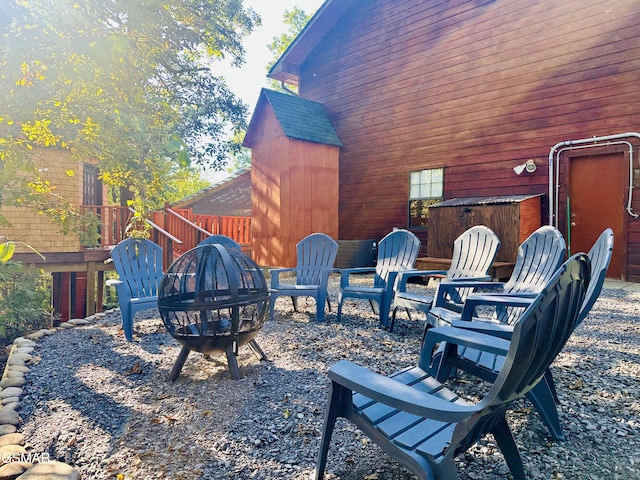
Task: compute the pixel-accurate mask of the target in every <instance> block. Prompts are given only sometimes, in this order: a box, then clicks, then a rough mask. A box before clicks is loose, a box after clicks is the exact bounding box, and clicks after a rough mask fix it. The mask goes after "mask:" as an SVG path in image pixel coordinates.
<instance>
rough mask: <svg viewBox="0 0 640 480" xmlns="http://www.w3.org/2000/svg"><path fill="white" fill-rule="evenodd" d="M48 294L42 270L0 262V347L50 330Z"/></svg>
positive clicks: (14, 263)
mask: <svg viewBox="0 0 640 480" xmlns="http://www.w3.org/2000/svg"><path fill="white" fill-rule="evenodd" d="M49 300H50V293H49V288H48V286H47V283H46V281H45V277H44V275H43V272H42V270H39V269H33V268H28V267H25V266H24V265H23V264H21V263H17V262H10V261H9V262H0V344H3V345H7V344H9V343H11V342H12V341H13V340H14V339H15V338H16V337H19V336H21V335H24V334H27V333H29V332H32V331H35V330H38V329H40V328H46V327H50V326H51V313H50V307H49Z"/></svg>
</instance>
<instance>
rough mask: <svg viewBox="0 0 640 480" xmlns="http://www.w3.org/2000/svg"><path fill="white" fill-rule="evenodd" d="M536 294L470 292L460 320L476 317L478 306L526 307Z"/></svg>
mask: <svg viewBox="0 0 640 480" xmlns="http://www.w3.org/2000/svg"><path fill="white" fill-rule="evenodd" d="M536 297H537V295H533V296H532V295H529V294H525V295H513V294H512V295H507V294H500V293H498V294H493V293H487V294H477V293H472V294H471V295H469V296H468V297H467V299H466V300H465V302H464V307H463V308H462V314H461V315H460V319H461V320H472V319H474V318H475V319H477V317H474V316H473V315H474V312H475V311H476V308H477V307H479V306H481V305H482V306H492V307H528V306H529V305H531V303H533V301H534V300H535V299H536Z"/></svg>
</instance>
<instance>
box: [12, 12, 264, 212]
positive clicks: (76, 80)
mask: <svg viewBox="0 0 640 480" xmlns="http://www.w3.org/2000/svg"><path fill="white" fill-rule="evenodd" d="M257 24H259V18H258V17H257V15H256V14H255V13H254V12H253V11H252V10H250V9H244V8H243V6H242V1H241V0H177V1H175V2H171V3H169V4H167V3H166V2H161V1H159V0H147V1H145V2H131V1H129V0H109V1H104V0H88V1H86V2H72V1H54V0H33V1H30V2H21V1H19V0H0V29H1V30H0V33H1V35H0V42H1V43H0V181H2V180H4V181H6V182H9V183H3V184H2V185H0V205H1V204H2V202H4V204H16V202H18V201H19V200H21V201H22V204H23V205H25V204H26V203H38V202H40V203H43V200H42V198H43V197H47V196H50V195H52V194H53V193H54V192H53V189H51V188H47V186H46V185H44V186H43V182H41V181H40V180H39V179H38V176H37V172H35V171H34V168H33V165H32V164H31V163H30V161H29V154H30V152H31V151H32V150H33V149H34V148H35V147H44V148H62V149H67V150H69V151H71V152H73V154H74V155H76V156H78V157H79V158H83V159H84V158H88V157H95V158H97V159H98V160H99V165H100V168H101V171H102V177H103V179H104V180H105V182H107V183H108V184H110V185H112V186H116V187H126V188H128V189H130V190H131V191H132V192H133V194H134V197H135V200H134V208H136V210H137V211H138V213H139V214H140V215H144V214H145V213H146V210H147V209H148V208H150V207H151V206H152V205H153V204H154V203H156V202H157V201H158V200H159V199H162V198H164V197H165V193H166V190H167V178H168V177H169V176H171V175H175V174H176V173H177V172H178V171H179V170H180V169H181V168H184V167H186V166H188V165H190V164H192V163H195V164H200V165H208V166H209V167H210V168H213V169H217V170H221V169H222V168H223V167H224V164H225V161H226V157H227V154H228V152H229V151H233V150H237V148H238V146H237V145H234V143H233V142H232V141H229V140H227V139H226V137H227V132H228V131H229V129H231V130H232V131H236V130H242V129H245V128H246V120H245V119H246V115H247V107H246V106H245V105H244V104H243V103H242V102H241V101H240V100H239V99H237V98H236V97H235V96H234V95H233V94H232V92H231V91H230V90H229V88H228V87H227V85H226V84H225V82H224V80H223V79H222V78H220V77H217V76H216V75H215V74H214V73H213V71H214V70H215V65H216V60H217V59H223V58H225V57H227V56H229V57H230V58H231V59H232V63H234V64H237V65H240V64H241V63H242V62H243V57H244V50H243V48H242V44H241V40H242V38H243V37H244V36H245V35H246V34H248V33H249V32H250V31H251V30H252V29H253V28H254V26H255V25H257ZM19 172H23V173H22V174H18V173H19ZM34 186H35V187H38V186H40V189H39V190H38V189H37V188H36V189H34ZM6 187H9V188H6ZM11 192H13V193H11ZM29 192H30V193H29ZM29 195H35V196H32V197H30V196H29ZM29 198H30V201H29V202H27V201H26V200H25V199H29ZM44 202H45V203H46V200H45V201H44ZM61 208H62V209H64V208H69V209H72V206H71V205H67V206H66V207H61ZM47 213H49V212H47Z"/></svg>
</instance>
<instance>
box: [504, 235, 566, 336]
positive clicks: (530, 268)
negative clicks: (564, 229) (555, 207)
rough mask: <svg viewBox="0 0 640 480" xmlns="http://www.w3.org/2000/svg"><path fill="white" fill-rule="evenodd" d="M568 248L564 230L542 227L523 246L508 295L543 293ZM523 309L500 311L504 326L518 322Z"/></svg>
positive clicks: (514, 308)
mask: <svg viewBox="0 0 640 480" xmlns="http://www.w3.org/2000/svg"><path fill="white" fill-rule="evenodd" d="M566 252H567V246H566V244H565V241H564V238H563V236H562V234H561V233H560V231H559V230H558V229H557V228H555V227H552V226H551V225H545V226H542V227H540V228H538V229H537V230H536V231H535V232H533V233H532V234H531V235H529V237H528V238H527V239H526V240H525V241H524V242H522V243H521V244H520V247H519V248H518V256H517V258H516V263H515V266H514V268H513V273H512V274H511V277H510V278H509V281H508V282H507V283H505V285H504V291H505V292H506V293H514V294H517V293H539V292H540V291H541V290H542V289H543V288H544V286H545V285H546V284H547V283H548V282H549V279H550V278H551V277H552V276H553V274H554V273H555V272H556V270H557V269H558V267H560V265H562V261H563V260H564V256H565V254H566ZM522 311H523V309H522V308H519V307H509V308H505V309H500V310H498V312H497V320H499V321H500V322H502V323H510V324H512V323H513V322H515V321H516V320H517V319H518V318H519V316H520V315H521V314H522Z"/></svg>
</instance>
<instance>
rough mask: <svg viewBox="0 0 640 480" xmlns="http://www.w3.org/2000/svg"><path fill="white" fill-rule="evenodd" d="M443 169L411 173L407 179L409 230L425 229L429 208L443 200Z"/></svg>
mask: <svg viewBox="0 0 640 480" xmlns="http://www.w3.org/2000/svg"><path fill="white" fill-rule="evenodd" d="M443 178H444V169H443V168H434V169H425V170H421V171H419V172H411V174H410V177H409V228H412V227H417V228H426V227H427V221H428V218H429V206H430V205H433V204H436V203H439V202H441V201H442V199H443V192H444V180H443Z"/></svg>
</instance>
